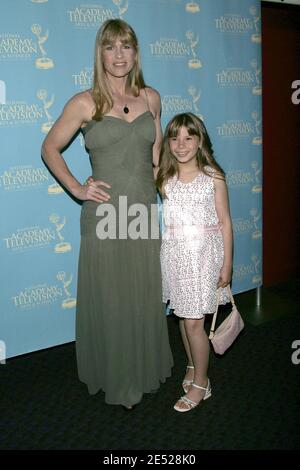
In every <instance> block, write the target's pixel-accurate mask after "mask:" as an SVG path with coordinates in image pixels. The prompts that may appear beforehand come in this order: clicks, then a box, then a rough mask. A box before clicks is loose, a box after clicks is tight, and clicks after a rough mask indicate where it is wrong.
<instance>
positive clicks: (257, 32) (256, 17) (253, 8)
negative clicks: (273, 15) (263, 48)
mask: <svg viewBox="0 0 300 470" xmlns="http://www.w3.org/2000/svg"><path fill="white" fill-rule="evenodd" d="M249 11H250V13H251V15H252V16H253V24H254V28H255V33H253V34H252V35H251V41H252V42H256V43H257V44H260V43H261V33H260V16H259V15H258V14H257V8H256V6H255V5H252V6H251V7H250V8H249Z"/></svg>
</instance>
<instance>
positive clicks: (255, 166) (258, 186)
mask: <svg viewBox="0 0 300 470" xmlns="http://www.w3.org/2000/svg"><path fill="white" fill-rule="evenodd" d="M251 167H252V168H253V171H254V178H255V184H254V186H252V192H253V193H261V191H262V186H261V168H260V167H259V166H258V162H257V161H255V160H254V161H253V162H252V163H251Z"/></svg>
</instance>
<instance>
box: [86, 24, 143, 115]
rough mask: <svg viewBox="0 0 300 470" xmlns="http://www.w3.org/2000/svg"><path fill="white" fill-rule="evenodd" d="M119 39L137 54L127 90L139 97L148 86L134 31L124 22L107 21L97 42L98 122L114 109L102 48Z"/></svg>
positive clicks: (94, 92) (94, 93)
mask: <svg viewBox="0 0 300 470" xmlns="http://www.w3.org/2000/svg"><path fill="white" fill-rule="evenodd" d="M117 39H120V40H121V41H122V42H124V43H126V44H130V45H131V46H132V47H133V48H134V50H135V52H136V60H135V64H134V66H133V68H132V70H131V71H130V73H129V75H128V77H127V85H126V87H127V89H128V90H129V91H130V92H131V93H132V94H133V96H138V95H139V94H140V90H141V89H142V88H145V86H146V85H145V82H144V78H143V73H142V69H141V60H140V52H139V45H138V40H137V37H136V34H135V32H134V30H133V29H132V28H131V26H129V24H127V23H126V22H125V21H123V20H119V19H113V20H107V21H105V22H104V23H103V25H102V26H101V28H100V29H99V31H98V33H97V36H96V41H95V56H94V82H93V88H92V96H93V98H94V101H95V103H96V111H95V114H94V116H93V119H94V120H96V121H100V120H101V119H102V117H103V115H104V114H106V113H108V112H109V111H110V110H111V108H112V107H113V99H112V96H111V93H110V91H109V87H108V84H107V78H106V73H105V69H104V67H103V60H102V47H103V46H106V45H107V44H113V43H114V42H115V41H116V40H117Z"/></svg>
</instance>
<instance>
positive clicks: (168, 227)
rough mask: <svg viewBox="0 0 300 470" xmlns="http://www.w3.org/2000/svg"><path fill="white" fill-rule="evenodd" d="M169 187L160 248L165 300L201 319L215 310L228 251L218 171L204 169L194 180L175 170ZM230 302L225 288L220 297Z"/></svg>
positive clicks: (180, 311) (184, 314)
mask: <svg viewBox="0 0 300 470" xmlns="http://www.w3.org/2000/svg"><path fill="white" fill-rule="evenodd" d="M206 169H207V170H208V171H210V173H211V174H213V173H212V171H213V170H211V169H210V168H209V167H206ZM165 190H166V195H167V198H165V199H164V200H163V216H164V232H163V236H162V245H161V253H160V259H161V268H162V281H163V282H162V283H163V301H164V302H165V303H167V302H168V301H169V302H170V304H169V307H170V308H171V309H174V313H175V314H176V315H177V316H179V317H183V318H195V319H200V318H202V317H203V315H204V314H207V313H214V311H215V308H216V290H217V283H218V280H219V275H220V269H221V267H222V264H223V257H224V246H223V238H222V234H221V231H220V223H219V220H218V217H217V213H216V209H215V195H214V181H213V177H211V176H207V175H205V174H204V173H202V172H201V173H199V175H198V176H197V177H196V178H195V179H194V180H193V181H191V182H190V183H182V182H181V181H179V180H178V178H177V176H174V177H172V178H170V179H169V181H168V182H167V184H166V187H165ZM227 302H229V298H228V295H227V291H226V289H222V292H221V298H220V303H221V304H225V303H227Z"/></svg>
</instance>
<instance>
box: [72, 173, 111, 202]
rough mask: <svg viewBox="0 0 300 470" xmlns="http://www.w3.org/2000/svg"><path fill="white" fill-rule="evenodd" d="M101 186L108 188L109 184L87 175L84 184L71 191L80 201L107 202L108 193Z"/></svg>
mask: <svg viewBox="0 0 300 470" xmlns="http://www.w3.org/2000/svg"><path fill="white" fill-rule="evenodd" d="M102 188H107V189H110V188H111V186H110V185H109V184H107V183H105V182H104V181H101V180H94V179H93V178H92V177H91V176H89V177H88V178H87V180H86V182H85V183H84V184H81V185H80V187H79V188H78V189H77V190H76V191H74V192H73V194H74V196H75V197H77V199H80V200H81V201H95V202H107V201H109V199H110V195H109V194H108V193H107V192H106V191H104V190H103V189H102Z"/></svg>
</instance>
